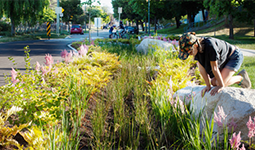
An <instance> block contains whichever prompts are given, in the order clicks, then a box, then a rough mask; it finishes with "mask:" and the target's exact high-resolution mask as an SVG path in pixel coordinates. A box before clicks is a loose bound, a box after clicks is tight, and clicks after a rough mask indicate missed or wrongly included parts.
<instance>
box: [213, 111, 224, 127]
mask: <svg viewBox="0 0 255 150" xmlns="http://www.w3.org/2000/svg"><path fill="white" fill-rule="evenodd" d="M214 122H216V123H217V125H218V126H219V127H222V126H223V123H222V121H221V117H220V116H217V114H216V113H215V112H214Z"/></svg>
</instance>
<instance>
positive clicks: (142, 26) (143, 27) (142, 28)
mask: <svg viewBox="0 0 255 150" xmlns="http://www.w3.org/2000/svg"><path fill="white" fill-rule="evenodd" d="M140 23H141V26H142V30H143V31H144V26H143V21H140Z"/></svg>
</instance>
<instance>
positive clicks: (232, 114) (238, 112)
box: [174, 86, 255, 140]
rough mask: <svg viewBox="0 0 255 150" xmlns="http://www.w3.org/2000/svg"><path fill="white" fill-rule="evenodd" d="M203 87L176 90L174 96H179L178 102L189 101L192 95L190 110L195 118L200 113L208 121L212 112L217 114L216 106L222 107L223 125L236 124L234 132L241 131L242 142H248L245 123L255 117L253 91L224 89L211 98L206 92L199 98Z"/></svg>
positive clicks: (215, 126)
mask: <svg viewBox="0 0 255 150" xmlns="http://www.w3.org/2000/svg"><path fill="white" fill-rule="evenodd" d="M204 87H205V86H188V87H185V88H183V89H180V90H178V91H177V92H176V93H175V95H174V96H177V95H179V98H180V100H184V99H186V100H185V102H187V99H188V100H190V99H191V98H190V97H191V96H190V95H193V96H194V97H193V101H192V102H191V105H190V106H191V108H193V110H194V111H193V113H194V114H195V116H196V117H197V116H198V115H199V113H200V111H202V114H203V116H207V117H208V119H209V120H212V118H213V116H214V112H216V113H217V112H218V106H222V108H223V110H224V112H225V114H226V115H227V117H226V120H225V121H226V122H225V124H229V123H231V122H232V121H233V122H234V123H235V124H236V128H235V131H234V132H236V133H238V132H239V131H241V137H242V140H248V136H247V135H248V128H247V126H246V123H247V122H248V120H249V116H251V117H252V118H254V117H255V90H254V89H243V88H235V87H226V88H224V89H223V90H222V91H221V92H220V93H218V94H216V95H214V96H211V94H210V93H209V92H207V93H206V94H205V95H204V97H201V90H202V89H203V88H204ZM217 129H218V127H217V124H216V123H215V125H214V131H215V132H217V131H218V130H217Z"/></svg>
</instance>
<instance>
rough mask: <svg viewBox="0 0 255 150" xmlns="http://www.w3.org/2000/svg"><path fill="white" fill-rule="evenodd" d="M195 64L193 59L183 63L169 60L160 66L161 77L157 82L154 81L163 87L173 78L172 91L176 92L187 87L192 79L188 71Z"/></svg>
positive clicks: (159, 76)
mask: <svg viewBox="0 0 255 150" xmlns="http://www.w3.org/2000/svg"><path fill="white" fill-rule="evenodd" d="M192 64H194V61H193V59H192V58H191V57H190V58H188V59H187V60H185V61H183V60H180V59H167V60H166V61H165V62H164V63H161V64H160V68H161V69H160V70H159V75H158V77H157V80H154V81H152V84H154V83H153V82H156V83H157V84H155V85H158V82H160V84H163V85H168V82H169V80H170V78H171V80H172V90H173V92H176V91H177V90H179V89H181V88H184V87H186V86H187V83H188V82H190V80H191V79H192V77H191V76H189V75H188V70H189V69H190V67H191V66H192Z"/></svg>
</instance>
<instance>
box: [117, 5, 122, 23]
mask: <svg viewBox="0 0 255 150" xmlns="http://www.w3.org/2000/svg"><path fill="white" fill-rule="evenodd" d="M118 13H119V23H120V14H121V13H122V7H118Z"/></svg>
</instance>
